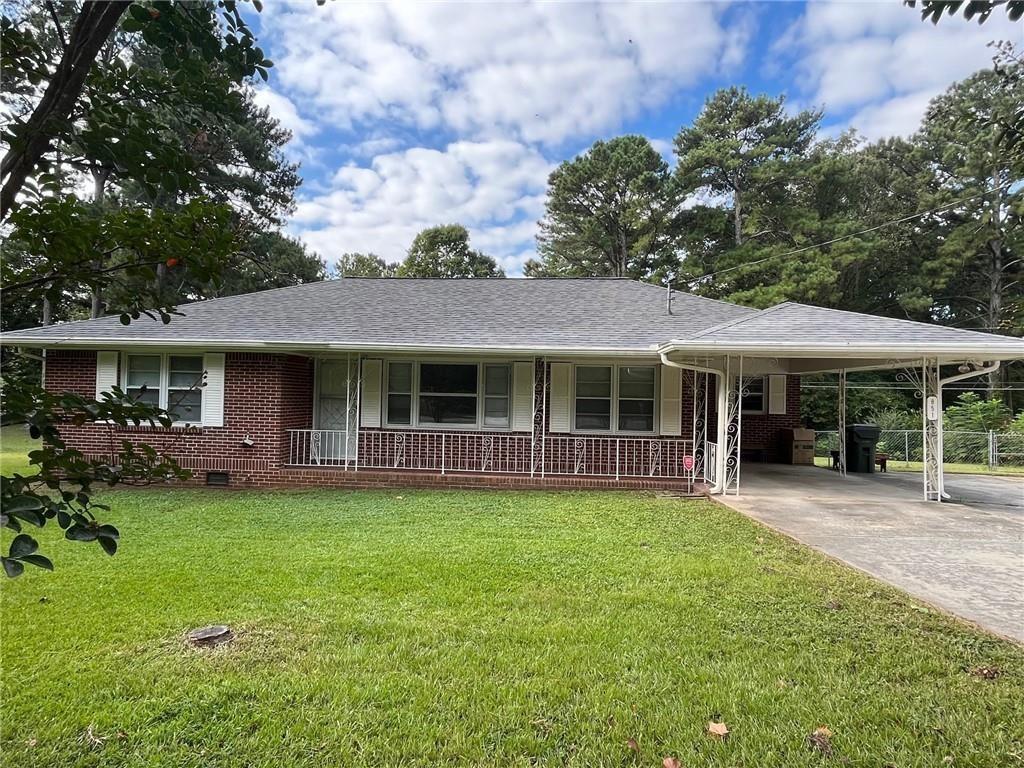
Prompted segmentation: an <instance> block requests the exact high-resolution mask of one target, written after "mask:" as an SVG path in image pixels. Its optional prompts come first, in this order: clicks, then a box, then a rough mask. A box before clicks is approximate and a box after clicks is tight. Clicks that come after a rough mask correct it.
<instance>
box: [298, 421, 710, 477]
mask: <svg viewBox="0 0 1024 768" xmlns="http://www.w3.org/2000/svg"><path fill="white" fill-rule="evenodd" d="M289 435H290V436H289V450H288V462H287V463H288V464H290V465H293V466H338V467H342V468H344V469H411V470H426V471H436V472H442V473H446V472H489V473H495V474H502V473H512V474H529V475H534V476H537V475H539V476H544V475H587V476H596V477H616V478H620V477H662V478H678V479H684V480H689V481H691V482H692V481H693V480H699V479H702V478H700V477H695V470H696V466H695V461H694V457H693V441H692V440H689V439H684V438H676V437H650V438H647V437H596V436H575V435H566V436H554V435H547V436H545V437H544V439H543V440H542V439H540V438H539V437H538V438H534V437H533V436H532V435H522V434H515V435H513V434H509V435H503V434H480V433H475V432H465V433H453V432H432V431H427V430H407V431H397V430H379V431H378V430H372V431H360V433H359V435H358V440H357V439H356V438H355V436H354V435H353V439H352V440H349V439H348V436H347V434H346V433H345V432H344V431H343V430H322V429H295V430H290V432H289ZM712 445H713V444H712ZM712 456H713V453H712ZM712 463H713V462H712Z"/></svg>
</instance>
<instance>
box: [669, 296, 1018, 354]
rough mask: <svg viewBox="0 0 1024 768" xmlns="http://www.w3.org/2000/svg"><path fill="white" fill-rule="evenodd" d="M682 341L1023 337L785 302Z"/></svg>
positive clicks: (983, 341)
mask: <svg viewBox="0 0 1024 768" xmlns="http://www.w3.org/2000/svg"><path fill="white" fill-rule="evenodd" d="M680 340H681V341H684V342H697V343H700V344H716V345H721V346H726V345H730V346H732V345H735V346H743V345H756V344H777V345H806V346H812V345H833V346H840V345H853V346H869V345H873V346H891V345H902V344H912V345H928V344H936V345H954V344H968V345H977V346H980V347H986V346H989V345H992V344H999V345H1005V344H1011V345H1020V350H1021V354H1022V355H1024V341H1022V340H1021V339H1014V338H1011V337H1007V336H999V335H996V334H991V333H980V332H978V331H968V330H964V329H962V328H950V327H948V326H943V325H930V324H928V323H918V322H914V321H912V320H900V319H898V318H892V317H877V316H875V315H865V314H861V313H859V312H846V311H844V310H841V309H826V308H824V307H814V306H810V305H807V304H797V303H795V302H785V303H783V304H777V305H775V306H774V307H770V308H769V309H765V310H762V311H761V312H757V313H755V314H753V315H750V316H748V317H744V318H738V319H735V320H731V321H726V322H725V323H723V324H721V325H717V326H713V327H711V328H706V329H704V330H703V331H700V332H698V333H695V334H690V335H687V336H686V337H683V338H682V339H680Z"/></svg>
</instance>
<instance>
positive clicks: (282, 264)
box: [203, 232, 327, 297]
mask: <svg viewBox="0 0 1024 768" xmlns="http://www.w3.org/2000/svg"><path fill="white" fill-rule="evenodd" d="M234 261H235V262H236V263H235V264H234V265H233V266H232V267H230V268H228V269H225V270H224V274H223V275H222V276H221V279H220V282H219V285H217V286H216V287H211V290H209V291H204V292H203V296H204V297H205V296H207V295H211V294H212V295H217V296H237V295H238V294H242V293H252V292H253V291H265V290H267V289H268V288H287V287H288V286H290V285H301V284H302V283H317V282H320V281H321V280H325V279H326V278H327V268H326V265H325V264H324V261H323V259H321V258H320V257H319V256H318V255H317V254H316V253H313V252H310V251H308V250H306V246H305V245H304V244H303V243H302V242H301V241H299V240H296V239H295V238H293V237H287V236H286V235H282V234H280V233H278V232H263V233H260V234H257V235H255V236H254V237H253V238H251V240H250V241H249V242H248V244H247V245H246V247H245V248H244V255H242V256H241V257H240V258H237V259H235V260H234Z"/></svg>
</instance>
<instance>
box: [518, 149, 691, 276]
mask: <svg viewBox="0 0 1024 768" xmlns="http://www.w3.org/2000/svg"><path fill="white" fill-rule="evenodd" d="M678 207H679V196H678V195H677V194H676V189H675V184H674V183H673V181H672V177H671V174H670V173H669V170H668V164H667V163H666V162H665V161H664V160H663V159H662V157H661V155H659V154H658V153H657V152H656V151H655V150H654V148H653V147H652V146H651V143H650V142H649V141H648V140H647V139H646V138H644V137H643V136H620V137H618V138H615V139H611V140H610V141H598V142H595V143H594V145H593V146H592V147H591V148H590V149H589V150H587V151H586V152H585V153H583V154H582V155H580V156H579V157H577V158H575V159H573V160H567V161H566V162H563V163H562V164H561V165H560V166H559V167H558V168H557V169H555V171H554V172H553V173H552V174H551V176H550V177H549V178H548V196H547V201H546V203H545V214H544V218H543V220H541V222H540V233H539V235H538V236H537V244H538V251H539V253H540V255H541V256H542V259H543V261H542V262H540V263H538V262H536V261H531V262H529V263H527V265H526V274H527V275H535V276H539V275H610V276H614V277H633V278H636V279H640V278H645V277H649V276H650V275H651V274H652V272H654V271H656V270H658V269H662V270H666V269H668V270H670V271H671V270H672V269H673V268H674V266H675V262H676V252H675V248H674V243H673V233H674V230H673V226H674V224H675V222H676V215H677V211H678Z"/></svg>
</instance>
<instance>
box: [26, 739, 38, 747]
mask: <svg viewBox="0 0 1024 768" xmlns="http://www.w3.org/2000/svg"><path fill="white" fill-rule="evenodd" d="M38 743H39V740H38V739H29V740H28V741H26V742H25V746H26V747H34V746H36V745H37V744H38Z"/></svg>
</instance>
